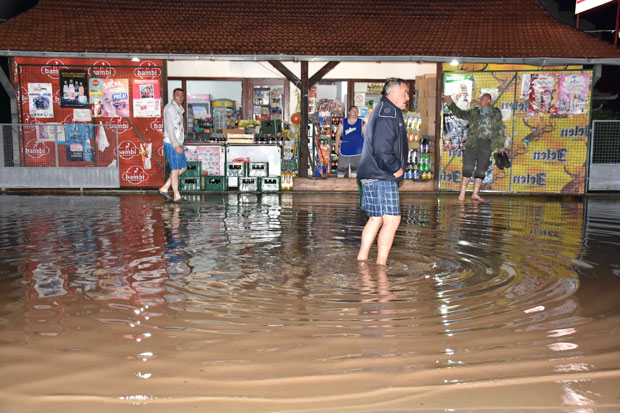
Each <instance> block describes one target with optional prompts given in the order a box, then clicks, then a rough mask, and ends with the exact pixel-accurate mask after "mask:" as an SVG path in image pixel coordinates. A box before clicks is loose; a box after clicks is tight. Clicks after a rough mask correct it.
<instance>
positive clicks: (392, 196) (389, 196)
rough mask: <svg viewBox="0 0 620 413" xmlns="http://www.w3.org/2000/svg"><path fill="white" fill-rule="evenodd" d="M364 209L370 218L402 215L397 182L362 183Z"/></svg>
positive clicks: (377, 181)
mask: <svg viewBox="0 0 620 413" xmlns="http://www.w3.org/2000/svg"><path fill="white" fill-rule="evenodd" d="M362 209H363V210H364V211H366V215H368V216H369V217H382V216H383V215H395V216H399V215H400V198H399V197H398V183H396V181H380V180H375V181H370V182H362Z"/></svg>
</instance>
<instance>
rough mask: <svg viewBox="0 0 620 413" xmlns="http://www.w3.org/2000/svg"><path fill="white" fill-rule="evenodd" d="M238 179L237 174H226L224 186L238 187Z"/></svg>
mask: <svg viewBox="0 0 620 413" xmlns="http://www.w3.org/2000/svg"><path fill="white" fill-rule="evenodd" d="M239 179H240V177H238V176H227V177H226V186H227V187H228V188H239Z"/></svg>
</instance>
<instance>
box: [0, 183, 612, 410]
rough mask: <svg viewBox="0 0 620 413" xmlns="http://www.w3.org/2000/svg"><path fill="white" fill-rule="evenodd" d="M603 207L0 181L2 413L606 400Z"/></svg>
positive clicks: (608, 356)
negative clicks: (383, 204)
mask: <svg viewBox="0 0 620 413" xmlns="http://www.w3.org/2000/svg"><path fill="white" fill-rule="evenodd" d="M619 201H620V197H613V196H597V197H589V198H584V199H573V198H568V197H565V198H562V197H541V196H535V197H517V196H499V195H495V196H490V197H489V202H488V203H486V204H481V205H476V204H474V203H472V202H471V201H470V200H468V201H467V202H466V203H465V204H460V203H459V202H457V199H456V195H455V194H446V195H437V194H421V193H404V194H401V206H402V213H403V216H402V223H401V226H400V228H399V230H398V232H397V234H396V239H395V242H394V246H393V248H392V252H391V254H390V258H389V260H388V262H389V264H390V265H389V266H388V267H387V268H383V267H377V266H376V265H374V264H373V263H374V259H375V257H376V246H375V247H373V249H372V250H371V261H370V262H369V263H361V264H360V263H358V262H357V261H356V260H355V257H356V255H357V250H358V248H359V241H360V235H361V231H362V228H363V226H364V224H365V222H366V217H365V215H364V214H363V212H362V211H361V210H360V208H359V200H358V195H357V194H356V193H328V194H310V193H308V194H304V193H283V194H249V193H245V194H238V193H230V194H226V193H223V194H208V195H204V194H203V195H197V196H195V198H194V202H193V203H191V204H189V205H187V206H177V205H174V204H170V203H166V202H164V201H163V200H162V198H161V197H160V196H159V195H154V194H153V195H151V194H149V195H135V194H126V195H125V194H124V195H92V196H88V195H83V196H79V195H73V196H72V195H32V196H24V195H0V287H1V288H0V354H1V359H0V360H1V363H0V411H2V412H31V411H32V412H35V411H36V412H39V411H46V412H83V411H89V412H109V411H123V412H124V411H128V412H133V411H148V412H160V411H161V412H163V411H166V412H170V411H183V412H185V411H211V412H276V411H277V412H280V411H282V412H292V411H295V412H299V411H308V412H309V411H314V412H387V411H390V412H393V411H424V410H428V411H444V409H445V410H448V409H456V410H457V411H463V410H465V411H467V410H478V409H480V410H486V411H500V410H503V409H513V411H518V410H520V409H524V410H525V409H529V410H530V411H567V412H590V411H592V412H594V411H597V412H599V411H610V412H611V411H618V410H620V299H618V297H619V296H620V258H619V252H620V202H619Z"/></svg>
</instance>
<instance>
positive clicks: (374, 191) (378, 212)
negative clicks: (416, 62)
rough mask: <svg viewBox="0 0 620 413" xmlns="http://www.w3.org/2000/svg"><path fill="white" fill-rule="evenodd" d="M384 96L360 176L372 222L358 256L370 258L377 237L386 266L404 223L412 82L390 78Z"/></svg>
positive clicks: (368, 133) (370, 123) (364, 204)
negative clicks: (406, 113) (401, 186)
mask: <svg viewBox="0 0 620 413" xmlns="http://www.w3.org/2000/svg"><path fill="white" fill-rule="evenodd" d="M381 94H382V95H383V96H382V97H381V100H380V101H379V103H378V104H377V106H376V107H375V109H374V110H373V111H372V113H371V114H370V118H369V119H368V126H367V127H366V138H365V139H364V147H363V149H362V158H361V160H360V165H359V167H358V169H357V178H358V179H359V180H360V182H361V184H362V209H363V210H364V211H366V214H367V215H368V222H367V223H366V225H365V226H364V230H363V231H362V242H361V245H360V250H359V253H358V254H357V259H358V260H360V261H363V260H367V259H368V253H369V252H370V247H371V246H372V244H373V243H374V241H375V237H377V233H378V234H379V236H378V238H377V264H381V265H385V264H386V263H387V258H388V255H389V253H390V249H391V248H392V243H393V242H394V236H395V235H396V230H397V229H398V226H399V225H400V198H399V194H398V182H400V181H402V180H403V175H404V167H405V165H406V162H407V152H408V146H407V129H406V128H405V120H404V118H403V109H404V108H405V107H406V106H407V102H408V101H409V85H408V84H407V82H406V81H404V80H403V79H398V78H389V79H388V80H387V81H386V82H385V85H383V92H382V93H381Z"/></svg>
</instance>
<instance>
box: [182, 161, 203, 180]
mask: <svg viewBox="0 0 620 413" xmlns="http://www.w3.org/2000/svg"><path fill="white" fill-rule="evenodd" d="M201 175H202V162H194V161H191V162H188V163H187V170H186V171H185V172H183V175H181V177H183V178H190V177H196V176H201Z"/></svg>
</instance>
